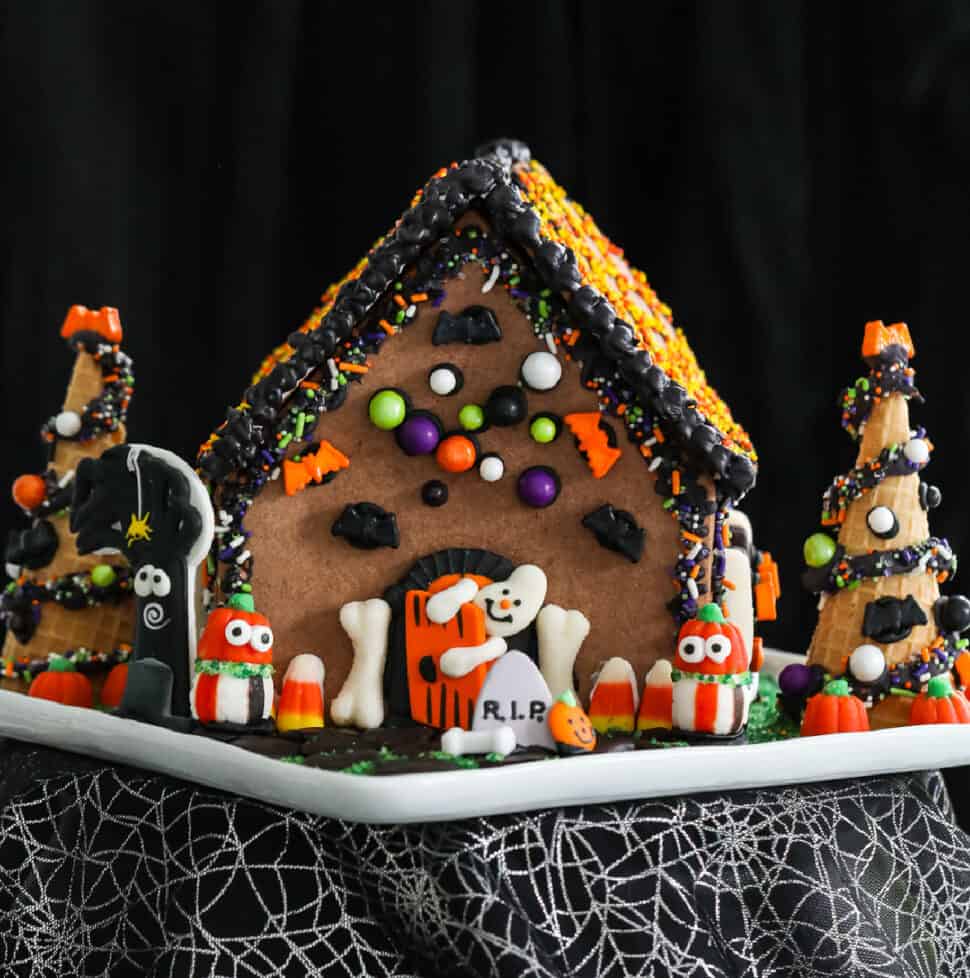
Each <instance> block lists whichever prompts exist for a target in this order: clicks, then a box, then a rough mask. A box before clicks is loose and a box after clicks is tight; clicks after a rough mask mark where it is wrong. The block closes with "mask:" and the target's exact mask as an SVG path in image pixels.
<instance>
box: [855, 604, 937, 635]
mask: <svg viewBox="0 0 970 978" xmlns="http://www.w3.org/2000/svg"><path fill="white" fill-rule="evenodd" d="M926 623H927V618H926V612H924V611H923V609H922V608H921V607H920V606H919V605H918V604H917V603H916V600H915V599H914V598H913V596H912V595H908V596H907V597H905V598H893V597H889V596H887V597H884V598H877V599H876V600H875V601H870V602H869V603H868V604H867V605H866V613H865V617H864V618H863V620H862V633H863V635H866V636H868V637H869V638H872V639H875V640H876V641H877V642H880V643H881V644H883V645H891V644H892V643H893V642H901V641H903V639H905V638H908V637H909V634H910V632H911V631H912V630H913V629H914V628H915V627H916V626H917V625H925V624H926Z"/></svg>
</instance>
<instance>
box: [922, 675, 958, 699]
mask: <svg viewBox="0 0 970 978" xmlns="http://www.w3.org/2000/svg"><path fill="white" fill-rule="evenodd" d="M952 692H953V686H952V685H951V684H950V680H949V679H947V677H946V676H934V677H933V678H932V679H931V680H930V681H929V682H928V683H927V684H926V695H927V696H929V697H930V698H931V699H935V700H938V699H946V697H948V696H949V695H950V694H951V693H952Z"/></svg>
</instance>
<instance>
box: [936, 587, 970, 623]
mask: <svg viewBox="0 0 970 978" xmlns="http://www.w3.org/2000/svg"><path fill="white" fill-rule="evenodd" d="M936 613H937V621H938V623H939V626H940V630H941V631H944V632H964V631H966V630H967V629H968V628H970V598H967V597H966V596H965V595H962V594H951V595H950V596H949V597H946V598H940V600H939V602H938V603H937V606H936Z"/></svg>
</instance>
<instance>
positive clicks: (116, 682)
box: [101, 662, 128, 709]
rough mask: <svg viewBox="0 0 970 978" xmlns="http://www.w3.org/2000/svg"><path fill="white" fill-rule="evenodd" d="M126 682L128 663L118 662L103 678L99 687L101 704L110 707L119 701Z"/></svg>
mask: <svg viewBox="0 0 970 978" xmlns="http://www.w3.org/2000/svg"><path fill="white" fill-rule="evenodd" d="M127 684H128V663H127V662H119V663H118V665H116V666H115V667H114V668H113V669H112V670H111V672H109V673H108V678H107V679H105V681H104V685H103V686H102V687H101V705H102V706H107V707H109V708H111V709H114V707H116V706H118V705H119V704H120V703H121V697H122V696H124V695H125V686H126V685H127Z"/></svg>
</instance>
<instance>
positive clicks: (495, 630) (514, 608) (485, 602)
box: [474, 564, 547, 638]
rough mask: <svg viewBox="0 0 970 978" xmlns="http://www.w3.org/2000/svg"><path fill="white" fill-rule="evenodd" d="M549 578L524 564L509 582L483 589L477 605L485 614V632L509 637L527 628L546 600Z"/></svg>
mask: <svg viewBox="0 0 970 978" xmlns="http://www.w3.org/2000/svg"><path fill="white" fill-rule="evenodd" d="M546 587H547V582H546V575H545V574H544V573H543V572H542V570H541V569H540V568H538V567H536V566H535V565H534V564H523V565H522V566H521V567H517V568H516V569H515V570H514V571H512V573H511V575H510V576H509V578H508V580H505V581H496V582H495V583H494V584H489V585H487V586H486V587H483V588H482V589H481V590H480V591H479V592H478V594H477V595H476V596H475V601H474V603H475V604H476V605H478V607H479V608H481V609H482V611H484V612H485V633H486V634H487V635H489V636H499V637H500V638H508V637H509V636H510V635H516V634H518V633H519V632H521V631H522V629H523V628H526V627H527V626H528V625H530V624H531V623H532V622H533V621H535V618H536V615H538V614H539V609H540V608H541V607H542V603H543V602H544V601H545V600H546Z"/></svg>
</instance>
